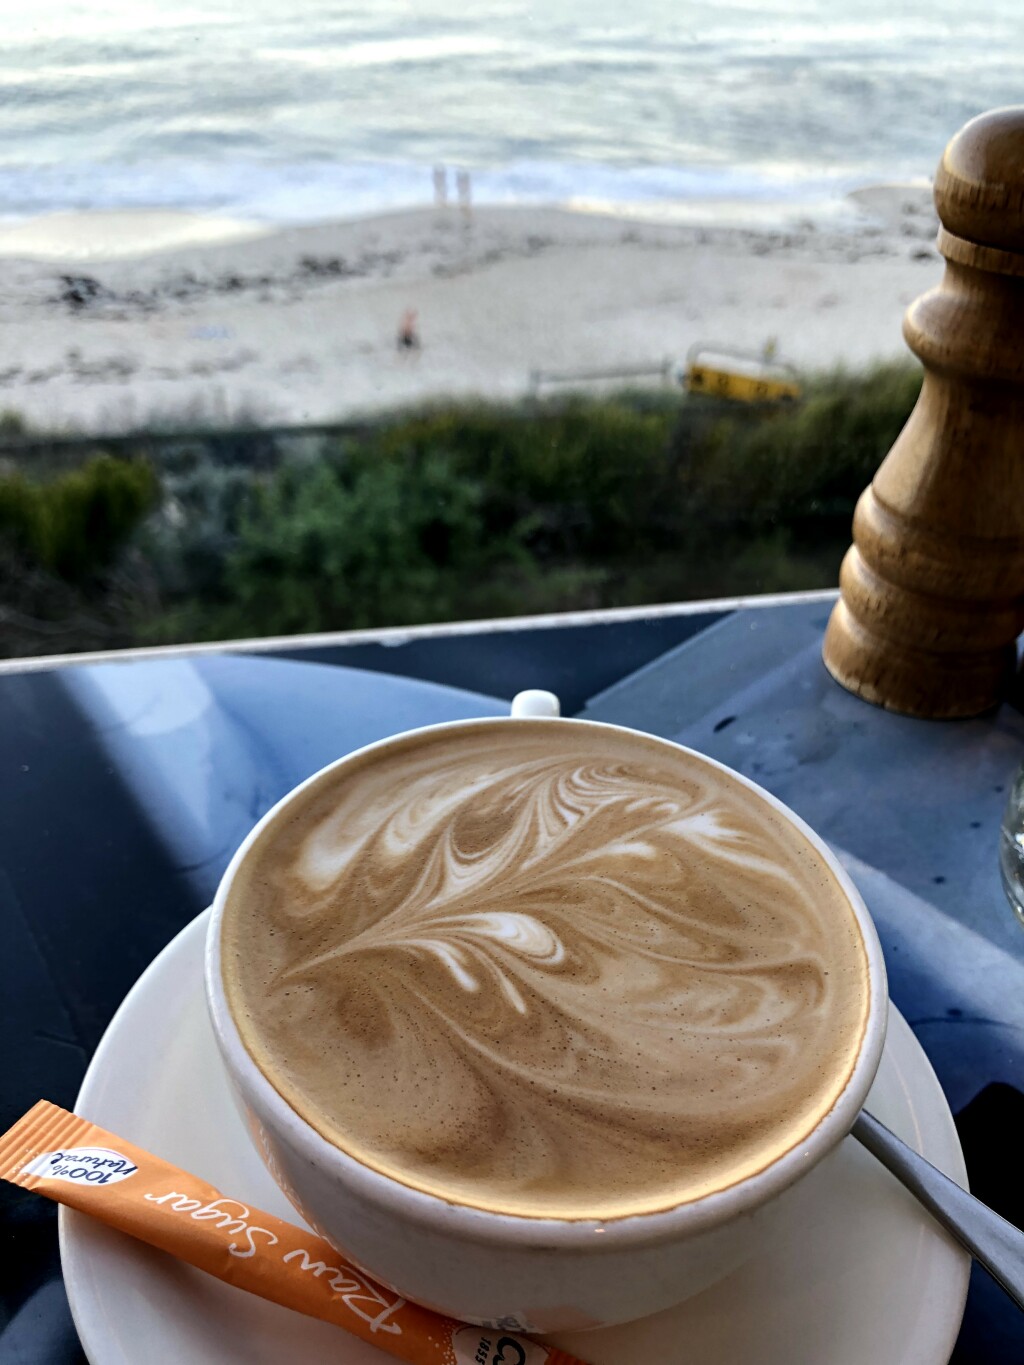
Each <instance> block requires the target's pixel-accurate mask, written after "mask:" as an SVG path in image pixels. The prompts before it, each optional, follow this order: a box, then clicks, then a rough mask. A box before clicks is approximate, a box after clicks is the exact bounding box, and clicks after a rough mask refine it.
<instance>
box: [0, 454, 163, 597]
mask: <svg viewBox="0 0 1024 1365" xmlns="http://www.w3.org/2000/svg"><path fill="white" fill-rule="evenodd" d="M157 495H158V482H157V478H156V475H155V474H154V472H153V470H152V468H151V466H150V465H148V464H147V463H145V462H144V461H142V460H137V459H136V460H115V459H113V458H112V457H111V456H109V455H97V456H96V457H95V458H93V459H92V460H90V461H89V462H88V464H86V465H83V467H82V468H81V469H76V470H72V471H71V472H69V473H66V474H62V475H60V476H59V477H58V478H56V479H53V480H51V481H50V482H47V483H34V482H31V481H30V480H28V479H26V478H25V477H24V476H23V475H21V474H18V473H13V474H9V475H7V476H5V477H2V478H0V538H2V539H3V540H4V541H5V542H6V543H7V545H8V547H9V548H10V549H12V550H13V551H14V552H15V553H17V554H19V555H21V556H22V557H24V559H26V560H27V561H28V562H29V563H30V564H32V563H34V564H37V565H38V566H39V567H40V568H42V569H45V570H47V571H48V572H49V573H52V574H55V575H57V576H58V577H59V578H63V579H66V580H68V581H71V582H80V581H83V580H85V579H87V578H89V577H90V576H92V575H94V574H96V573H98V572H100V571H101V570H103V569H105V568H107V567H108V566H109V565H110V564H111V562H112V561H113V559H114V557H115V556H116V554H117V553H118V551H119V550H120V549H121V548H122V546H123V545H124V544H125V543H126V542H127V540H128V539H129V537H130V536H131V534H132V533H133V532H134V531H135V530H136V529H137V527H138V526H139V523H140V522H141V521H142V519H143V518H144V517H145V516H146V514H147V513H148V512H149V511H150V510H151V509H152V508H153V506H154V505H155V503H156V500H157Z"/></svg>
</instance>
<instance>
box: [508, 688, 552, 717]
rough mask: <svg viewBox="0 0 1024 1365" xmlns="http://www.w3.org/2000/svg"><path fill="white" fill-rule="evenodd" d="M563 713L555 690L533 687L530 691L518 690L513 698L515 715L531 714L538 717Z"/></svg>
mask: <svg viewBox="0 0 1024 1365" xmlns="http://www.w3.org/2000/svg"><path fill="white" fill-rule="evenodd" d="M561 714H562V706H561V703H560V702H559V700H558V698H557V697H556V696H555V694H554V692H542V691H540V690H539V689H538V688H535V687H533V688H530V690H529V691H528V692H517V693H516V695H515V696H514V697H513V698H512V715H513V717H520V718H521V717H524V716H530V717H532V718H534V719H537V718H543V717H552V716H560V715H561Z"/></svg>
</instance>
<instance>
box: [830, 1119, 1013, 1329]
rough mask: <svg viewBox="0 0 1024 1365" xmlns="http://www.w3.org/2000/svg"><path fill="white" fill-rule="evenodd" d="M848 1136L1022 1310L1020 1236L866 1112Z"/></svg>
mask: <svg viewBox="0 0 1024 1365" xmlns="http://www.w3.org/2000/svg"><path fill="white" fill-rule="evenodd" d="M852 1131H853V1136H854V1137H855V1138H856V1139H857V1141H858V1142H860V1143H862V1144H863V1145H864V1146H865V1147H866V1148H867V1149H868V1151H869V1152H870V1153H871V1155H872V1156H875V1157H877V1158H878V1160H879V1161H880V1162H881V1163H882V1165H883V1166H886V1167H888V1169H889V1170H890V1171H891V1172H892V1173H893V1175H894V1176H895V1177H896V1179H897V1180H900V1181H902V1182H903V1184H904V1185H906V1187H907V1189H908V1190H909V1191H910V1192H911V1194H913V1195H916V1196H917V1198H918V1199H919V1200H920V1201H921V1203H922V1204H923V1205H924V1206H925V1208H926V1209H927V1210H928V1212H929V1213H930V1214H932V1216H933V1217H934V1218H936V1219H937V1220H938V1221H939V1222H940V1223H941V1224H942V1226H943V1227H944V1228H945V1229H946V1230H947V1231H948V1232H951V1233H952V1234H953V1236H954V1237H955V1238H956V1239H957V1241H958V1242H960V1243H961V1244H962V1245H963V1246H965V1247H966V1248H967V1250H968V1251H969V1252H970V1253H971V1255H972V1256H973V1257H974V1259H975V1260H976V1261H978V1263H979V1264H980V1265H983V1266H984V1267H985V1269H986V1270H987V1271H988V1273H989V1274H990V1275H991V1276H992V1278H993V1279H994V1280H995V1281H996V1282H997V1283H998V1284H1000V1285H1002V1287H1003V1289H1005V1290H1006V1292H1007V1294H1009V1296H1010V1298H1011V1299H1013V1301H1014V1303H1016V1305H1017V1307H1018V1308H1024V1232H1021V1231H1020V1230H1019V1229H1018V1228H1015V1227H1014V1226H1013V1224H1012V1223H1008V1222H1007V1221H1006V1219H1005V1218H1000V1216H999V1214H998V1213H994V1212H993V1211H992V1209H990V1208H989V1207H988V1205H987V1204H983V1203H982V1202H981V1200H980V1199H975V1197H974V1195H973V1194H968V1193H967V1191H966V1190H962V1189H961V1188H960V1186H959V1185H957V1184H956V1183H955V1181H952V1180H950V1178H949V1177H948V1176H946V1175H943V1174H942V1172H941V1171H939V1170H936V1168H935V1167H934V1166H933V1165H932V1164H931V1163H930V1162H928V1161H925V1159H924V1157H923V1156H918V1154H917V1153H916V1152H915V1151H912V1150H911V1149H910V1148H909V1147H908V1146H907V1144H906V1143H905V1142H901V1141H900V1139H899V1138H898V1137H897V1136H896V1134H895V1133H891V1132H890V1131H889V1129H888V1128H886V1126H885V1124H884V1123H879V1122H878V1120H877V1119H876V1118H872V1116H871V1115H870V1114H869V1113H868V1112H867V1110H862V1111H861V1113H860V1115H859V1117H858V1118H857V1121H856V1123H855V1124H854V1125H853V1130H852Z"/></svg>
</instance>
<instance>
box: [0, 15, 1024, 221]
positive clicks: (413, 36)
mask: <svg viewBox="0 0 1024 1365" xmlns="http://www.w3.org/2000/svg"><path fill="white" fill-rule="evenodd" d="M0 23H2V33H3V37H2V42H0V215H2V216H3V217H6V218H8V219H11V218H21V217H26V216H30V215H34V214H38V213H45V212H49V211H53V210H66V209H84V208H98V209H111V208H131V207H137V208H141V207H146V208H154V207H167V208H181V209H188V210H198V211H212V212H219V213H226V214H230V215H233V216H242V217H250V218H256V219H261V220H271V221H280V222H299V221H315V220H318V219H323V218H330V217H337V216H346V215H349V214H355V213H368V212H373V211H377V210H381V209H388V208H397V207H401V206H407V205H416V204H424V203H429V202H430V201H431V198H432V193H433V190H432V184H431V172H432V168H433V167H434V166H435V165H437V164H444V165H446V166H448V167H451V168H455V167H463V168H466V169H468V170H469V171H470V173H471V176H472V185H473V196H474V199H475V200H476V201H477V202H490V203H510V202H511V203H570V204H576V205H579V206H592V207H593V206H619V207H630V208H632V209H633V210H634V211H644V210H645V209H646V210H648V211H650V212H651V213H670V212H671V211H672V210H673V209H674V208H678V209H685V208H686V207H687V206H692V205H693V204H695V203H702V202H706V201H708V200H712V199H726V200H733V201H737V202H739V203H741V204H743V203H745V204H748V205H750V206H751V207H752V208H756V207H757V206H758V205H761V204H765V203H772V204H778V203H781V204H788V205H791V206H792V207H793V208H794V210H795V209H796V208H797V207H799V206H812V207H813V206H818V207H821V206H822V205H827V204H829V203H837V202H838V201H839V199H840V197H841V196H842V194H843V193H845V191H846V190H848V189H850V188H853V187H855V186H857V185H862V184H867V183H873V182H878V181H885V180H906V179H920V178H922V177H927V176H929V175H930V174H931V173H932V171H933V170H934V167H935V165H936V162H937V160H938V157H939V155H940V153H941V151H942V148H943V146H944V144H945V143H946V141H947V140H948V138H949V137H950V136H951V134H952V133H953V132H954V131H955V130H956V129H957V128H958V127H959V126H960V125H961V124H962V123H963V122H964V121H965V120H966V119H968V118H970V117H972V116H973V115H975V114H977V113H980V112H982V111H983V110H985V109H988V108H992V107H994V106H997V105H1002V104H1010V103H1019V102H1024V0H986V3H984V4H975V5H967V4H966V3H964V2H963V0H913V3H907V2H905V0H904V2H902V3H901V2H900V0H723V2H722V3H715V4H713V5H709V4H698V3H695V2H694V0H633V3H631V4H623V3H622V0H614V3H613V2H612V0H546V3H545V4H543V5H541V4H540V3H539V0H475V3H474V4H472V5H467V4H466V3H465V0H364V2H363V3H354V2H353V0H295V2H294V3H292V4H291V5H289V4H283V3H281V0H221V3H220V4H217V3H211V4H202V5H199V4H195V5H193V6H192V7H189V5H188V3H187V0H185V3H182V4H180V5H175V4H171V3H170V2H169V0H163V3H160V2H159V0H107V2H106V3H103V4H100V3H86V2H85V0H33V3H30V4H24V3H17V4H16V3H15V2H14V0H0Z"/></svg>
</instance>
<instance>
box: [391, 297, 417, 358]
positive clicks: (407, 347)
mask: <svg viewBox="0 0 1024 1365" xmlns="http://www.w3.org/2000/svg"><path fill="white" fill-rule="evenodd" d="M417 316H418V314H417V312H416V309H415V308H407V309H406V310H405V312H404V313H403V314H402V321H401V322H400V323H399V324H398V337H397V344H398V349H399V351H400V352H411V351H418V350H419V349H420V334H419V329H418V328H417V326H416V318H417Z"/></svg>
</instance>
